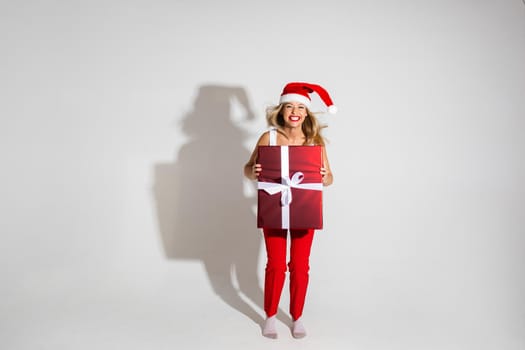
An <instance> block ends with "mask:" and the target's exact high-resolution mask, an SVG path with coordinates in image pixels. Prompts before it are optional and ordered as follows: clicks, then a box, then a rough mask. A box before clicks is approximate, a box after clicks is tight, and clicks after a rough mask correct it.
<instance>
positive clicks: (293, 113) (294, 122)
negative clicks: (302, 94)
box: [282, 102, 307, 128]
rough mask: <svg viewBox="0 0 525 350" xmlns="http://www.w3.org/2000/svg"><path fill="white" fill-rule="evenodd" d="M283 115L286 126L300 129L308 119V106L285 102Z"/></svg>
mask: <svg viewBox="0 0 525 350" xmlns="http://www.w3.org/2000/svg"><path fill="white" fill-rule="evenodd" d="M282 115H283V119H284V125H285V126H287V127H291V128H296V127H300V126H301V125H302V124H303V122H304V118H306V115H307V112H306V106H305V105H304V104H302V103H299V102H285V103H284V104H283V109H282Z"/></svg>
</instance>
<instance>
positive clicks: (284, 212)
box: [257, 146, 323, 229]
mask: <svg viewBox="0 0 525 350" xmlns="http://www.w3.org/2000/svg"><path fill="white" fill-rule="evenodd" d="M288 174H289V159H288V146H281V183H276V182H258V183H257V188H258V189H259V190H264V191H265V192H267V193H268V194H270V195H274V194H276V193H279V192H281V207H282V208H281V217H282V220H281V221H282V228H285V229H288V228H290V203H292V188H298V189H303V190H314V191H322V190H323V184H322V183H305V184H302V183H301V182H302V181H303V180H304V174H303V173H302V172H300V171H298V172H296V173H295V174H293V175H292V178H291V179H290V176H289V175H288Z"/></svg>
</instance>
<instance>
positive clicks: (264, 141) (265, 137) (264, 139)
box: [257, 130, 270, 146]
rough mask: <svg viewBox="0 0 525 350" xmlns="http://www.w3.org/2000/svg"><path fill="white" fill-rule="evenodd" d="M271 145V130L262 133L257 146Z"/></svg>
mask: <svg viewBox="0 0 525 350" xmlns="http://www.w3.org/2000/svg"><path fill="white" fill-rule="evenodd" d="M269 143H270V130H268V131H265V132H263V133H262V135H261V136H260V137H259V141H257V145H258V146H267V145H268V144H269Z"/></svg>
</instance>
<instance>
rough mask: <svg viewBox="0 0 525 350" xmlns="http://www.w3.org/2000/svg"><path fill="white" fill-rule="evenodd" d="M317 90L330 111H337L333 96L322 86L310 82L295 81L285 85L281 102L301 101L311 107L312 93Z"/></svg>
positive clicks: (333, 112) (332, 112)
mask: <svg viewBox="0 0 525 350" xmlns="http://www.w3.org/2000/svg"><path fill="white" fill-rule="evenodd" d="M312 92H316V93H317V94H318V95H319V97H320V98H321V100H322V101H323V102H324V104H325V105H326V107H327V108H328V113H330V114H335V113H337V107H336V106H335V105H334V103H333V102H332V98H331V97H330V95H329V94H328V91H326V90H325V89H324V88H323V87H322V86H320V85H317V84H310V83H301V82H293V83H288V84H286V85H285V87H284V89H283V92H282V93H281V97H280V99H279V103H285V102H300V103H302V104H304V105H305V106H306V107H310V104H311V102H312V100H311V99H310V94H311V93H312Z"/></svg>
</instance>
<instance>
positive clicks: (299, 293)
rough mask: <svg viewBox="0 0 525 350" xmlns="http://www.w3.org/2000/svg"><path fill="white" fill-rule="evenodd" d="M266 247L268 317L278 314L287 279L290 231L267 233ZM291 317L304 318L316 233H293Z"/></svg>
mask: <svg viewBox="0 0 525 350" xmlns="http://www.w3.org/2000/svg"><path fill="white" fill-rule="evenodd" d="M263 232H264V241H265V243H266V254H267V258H268V260H267V263H266V270H265V272H266V274H265V278H264V311H265V312H266V316H268V317H271V316H274V315H275V314H277V309H278V307H279V300H280V298H281V292H282V289H283V286H284V280H285V278H286V237H287V232H288V231H287V230H280V229H264V230H263ZM290 236H291V246H290V263H289V264H288V267H289V269H290V314H291V315H292V318H293V320H294V321H295V320H297V319H298V318H299V317H301V315H302V314H303V307H304V301H305V298H306V290H307V288H308V270H309V269H310V265H309V260H310V248H311V247H312V240H313V238H314V230H313V229H307V230H290Z"/></svg>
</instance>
